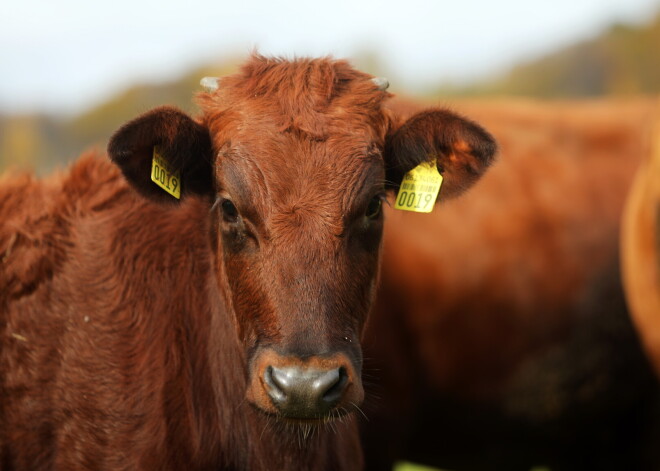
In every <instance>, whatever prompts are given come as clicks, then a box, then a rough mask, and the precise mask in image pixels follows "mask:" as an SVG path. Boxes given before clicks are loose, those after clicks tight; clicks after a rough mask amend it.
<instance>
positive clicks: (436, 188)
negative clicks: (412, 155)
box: [394, 160, 442, 213]
mask: <svg viewBox="0 0 660 471" xmlns="http://www.w3.org/2000/svg"><path fill="white" fill-rule="evenodd" d="M441 185H442V175H440V172H438V166H437V164H436V162H435V160H434V161H433V162H422V163H421V164H419V165H418V166H417V167H415V168H414V169H412V170H411V171H410V172H408V173H406V174H405V175H404V176H403V181H402V182H401V187H400V188H399V194H398V195H396V202H395V203H394V208H395V209H402V210H404V211H414V212H416V213H430V212H431V211H433V207H434V206H435V200H436V199H437V198H438V193H439V192H440V186H441Z"/></svg>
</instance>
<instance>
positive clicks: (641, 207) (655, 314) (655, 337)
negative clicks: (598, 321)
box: [621, 118, 660, 378]
mask: <svg viewBox="0 0 660 471" xmlns="http://www.w3.org/2000/svg"><path fill="white" fill-rule="evenodd" d="M652 133H653V134H652V136H651V148H650V149H649V152H648V156H647V158H645V159H644V162H642V164H641V165H640V168H639V170H638V171H637V175H636V177H635V181H634V184H633V187H632V189H631V191H630V195H629V198H628V201H627V204H626V209H625V214H624V220H623V228H622V232H623V233H622V249H621V250H622V253H621V256H622V265H623V274H624V286H625V288H626V295H627V299H628V303H629V306H630V312H631V315H632V317H633V319H634V321H635V325H636V326H637V328H638V330H639V334H640V336H641V337H642V340H643V341H644V346H645V348H646V350H647V352H648V355H649V357H650V359H651V361H652V363H653V366H654V368H655V371H656V374H657V375H658V377H659V378H660V119H658V118H656V123H655V127H654V128H653V131H652Z"/></svg>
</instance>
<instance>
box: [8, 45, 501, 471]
mask: <svg viewBox="0 0 660 471" xmlns="http://www.w3.org/2000/svg"><path fill="white" fill-rule="evenodd" d="M383 88H384V87H383V82H382V81H376V82H374V81H373V80H372V77H370V76H368V75H366V74H363V73H360V72H358V71H355V70H353V69H352V68H351V67H350V66H349V65H348V64H347V63H346V62H343V61H332V60H329V59H319V60H308V59H300V60H295V61H291V62H288V61H285V60H279V59H267V58H263V57H260V56H254V57H252V58H251V59H250V60H249V61H248V62H247V63H246V64H245V65H244V66H243V68H242V69H241V71H240V72H239V73H237V74H236V75H233V76H230V77H226V78H223V79H222V80H221V82H220V86H219V88H218V89H217V91H215V92H213V93H205V94H201V95H200V96H199V103H200V105H201V108H202V114H201V116H200V118H199V120H194V119H192V118H190V117H188V116H187V115H185V114H184V113H182V112H181V111H179V110H176V109H173V108H168V107H164V108H158V109H155V110H153V111H151V112H148V113H146V114H144V115H142V116H140V117H139V118H137V119H135V120H134V121H131V122H129V123H128V124H126V125H125V126H124V127H122V128H121V129H120V130H119V131H118V132H117V133H116V134H115V135H114V137H113V138H112V140H111V142H110V145H109V148H108V149H109V155H110V158H111V159H112V160H113V161H114V163H115V164H116V165H117V166H114V165H112V164H111V163H109V162H107V161H104V160H102V159H99V158H95V157H90V156H88V157H86V158H83V159H81V160H80V161H78V162H77V163H76V164H75V165H73V166H72V167H71V168H70V170H69V171H68V172H67V173H65V174H62V175H58V176H55V177H51V178H48V179H46V180H44V181H41V182H40V181H36V180H34V179H33V178H32V177H28V176H24V177H14V178H5V179H3V180H2V181H1V182H0V221H2V226H0V260H2V265H1V267H0V289H1V291H0V467H1V468H2V469H3V471H9V470H14V469H17V470H28V469H30V470H35V469H63V470H64V469H66V470H80V469H90V470H98V469H111V470H120V469H146V470H155V469H173V470H181V469H189V470H190V469H214V470H215V469H245V470H261V469H263V470H265V469H268V470H283V469H291V470H303V469H313V470H317V469H359V468H360V467H361V462H362V461H361V460H362V458H361V451H360V446H359V442H358V434H357V429H356V424H355V418H354V416H355V414H354V412H355V411H356V410H358V407H359V405H360V403H361V401H362V398H363V388H362V383H361V379H360V374H361V373H360V372H361V365H362V354H361V348H360V337H361V334H362V331H363V326H364V324H365V320H366V316H367V314H368V311H369V310H370V308H371V305H372V302H373V299H374V294H375V288H376V281H377V273H378V267H379V254H380V246H381V234H382V230H383V216H382V213H381V202H382V200H383V198H384V195H385V192H386V191H387V190H394V189H396V187H397V186H398V185H399V183H400V182H401V178H402V175H403V174H404V173H405V172H407V171H408V170H410V169H412V168H413V167H415V166H417V165H418V164H419V163H421V162H425V161H434V160H435V159H437V164H438V168H439V169H440V170H441V171H442V172H443V173H444V177H445V187H444V190H443V192H444V196H445V197H448V196H452V195H453V194H458V193H459V192H460V191H461V190H462V189H464V188H465V187H467V186H468V185H469V184H471V183H472V182H474V181H475V180H476V179H477V178H478V177H479V176H480V175H481V174H482V173H483V172H484V170H485V169H486V167H487V166H488V165H489V163H490V162H491V159H492V157H493V154H494V152H495V143H494V141H493V139H492V138H491V137H490V135H489V134H488V133H487V132H486V131H484V130H483V129H482V128H481V127H480V126H478V125H476V124H474V123H473V122H471V121H468V120H465V119H463V118H461V117H459V116H457V115H455V114H453V113H451V112H449V111H445V110H440V109H436V110H429V111H426V112H422V113H419V114H416V115H415V116H413V117H411V118H410V119H408V120H407V121H405V122H403V121H401V120H398V119H396V118H395V117H394V116H393V115H392V114H390V113H389V112H386V111H384V110H383V108H382V103H383V101H384V100H385V99H386V98H388V96H389V95H388V93H387V92H386V91H384V89H383ZM154 148H157V151H158V152H159V153H160V155H161V156H162V158H163V159H165V161H166V163H167V165H168V166H169V167H171V169H170V171H171V173H172V176H175V175H176V172H177V171H179V172H180V178H181V179H182V182H181V183H180V189H181V201H180V202H179V201H178V200H176V199H174V198H173V197H172V196H170V195H168V194H167V193H166V192H164V191H163V190H161V189H160V188H159V187H158V186H156V185H155V184H154V183H153V182H152V181H150V174H151V172H152V171H151V168H152V154H153V153H154ZM120 170H121V172H120ZM122 174H123V177H125V178H123V177H122ZM127 182H128V183H127ZM171 183H172V185H174V180H172V181H171ZM177 186H179V184H178V182H177ZM134 190H137V192H135V191H134Z"/></svg>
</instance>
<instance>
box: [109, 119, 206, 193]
mask: <svg viewBox="0 0 660 471" xmlns="http://www.w3.org/2000/svg"><path fill="white" fill-rule="evenodd" d="M154 147H157V149H158V154H159V155H160V157H161V158H163V159H164V160H165V161H166V163H167V165H168V166H169V169H170V170H171V172H172V173H174V172H177V171H178V172H180V176H181V188H180V191H181V197H185V196H186V195H190V194H198V195H211V194H212V192H213V178H212V175H213V172H212V154H213V151H212V144H211V137H210V135H209V132H208V129H207V128H206V127H204V126H203V125H201V124H199V123H197V122H196V121H195V120H193V119H192V118H191V117H190V116H188V115H187V114H185V113H184V112H182V111H180V110H179V109H177V108H173V107H160V108H156V109H154V110H151V111H149V112H147V113H145V114H143V115H142V116H139V117H138V118H136V119H134V120H133V121H129V122H128V123H126V124H125V125H124V126H122V127H121V128H120V129H119V130H118V131H117V132H115V134H114V135H113V136H112V138H111V139H110V143H109V144H108V154H109V156H110V158H111V159H112V161H113V162H114V163H115V164H117V165H118V166H119V168H120V169H121V171H122V173H123V174H124V176H125V177H126V180H128V182H129V183H130V184H131V186H133V187H134V188H135V189H136V190H137V191H138V192H140V193H141V194H142V195H144V196H145V197H147V198H150V199H152V200H155V201H158V202H168V201H169V202H176V201H178V200H177V199H176V198H175V197H174V196H171V195H170V194H168V193H167V192H166V191H165V190H163V189H162V188H160V187H159V186H158V185H156V184H155V183H154V182H153V181H152V180H151V171H152V160H153V155H154Z"/></svg>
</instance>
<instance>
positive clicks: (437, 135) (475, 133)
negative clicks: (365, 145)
mask: <svg viewBox="0 0 660 471" xmlns="http://www.w3.org/2000/svg"><path fill="white" fill-rule="evenodd" d="M496 152H497V144H496V143H495V139H493V137H492V136H491V135H490V134H489V133H488V132H487V131H486V130H485V129H483V128H482V127H481V126H479V125H478V124H476V123H474V122H472V121H470V120H468V119H465V118H462V117H461V116H458V115H457V114H454V113H452V112H450V111H447V110H442V109H433V110H427V111H422V112H420V113H418V114H416V115H413V116H412V117H410V118H409V119H408V120H407V121H405V122H404V123H403V124H402V125H400V126H399V127H398V128H396V129H395V130H393V131H391V132H390V134H389V135H388V137H387V140H386V142H385V151H384V159H385V165H386V179H387V182H388V184H389V188H390V189H392V190H394V191H398V188H399V185H400V184H401V180H402V179H403V176H404V175H405V174H406V173H407V172H408V171H410V170H412V169H413V168H415V167H417V166H418V165H419V164H420V163H422V162H428V161H437V165H438V170H439V171H440V173H441V174H442V176H443V178H444V180H443V183H442V188H441V189H440V195H439V197H438V199H439V200H440V199H446V198H452V197H454V196H457V195H459V194H461V193H462V192H463V191H465V190H466V189H467V188H469V187H470V186H471V185H472V184H473V183H474V182H476V181H477V180H478V179H479V177H481V175H483V173H484V172H485V171H486V169H487V168H488V166H489V165H490V164H491V163H492V162H493V159H494V156H495V153H496Z"/></svg>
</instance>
